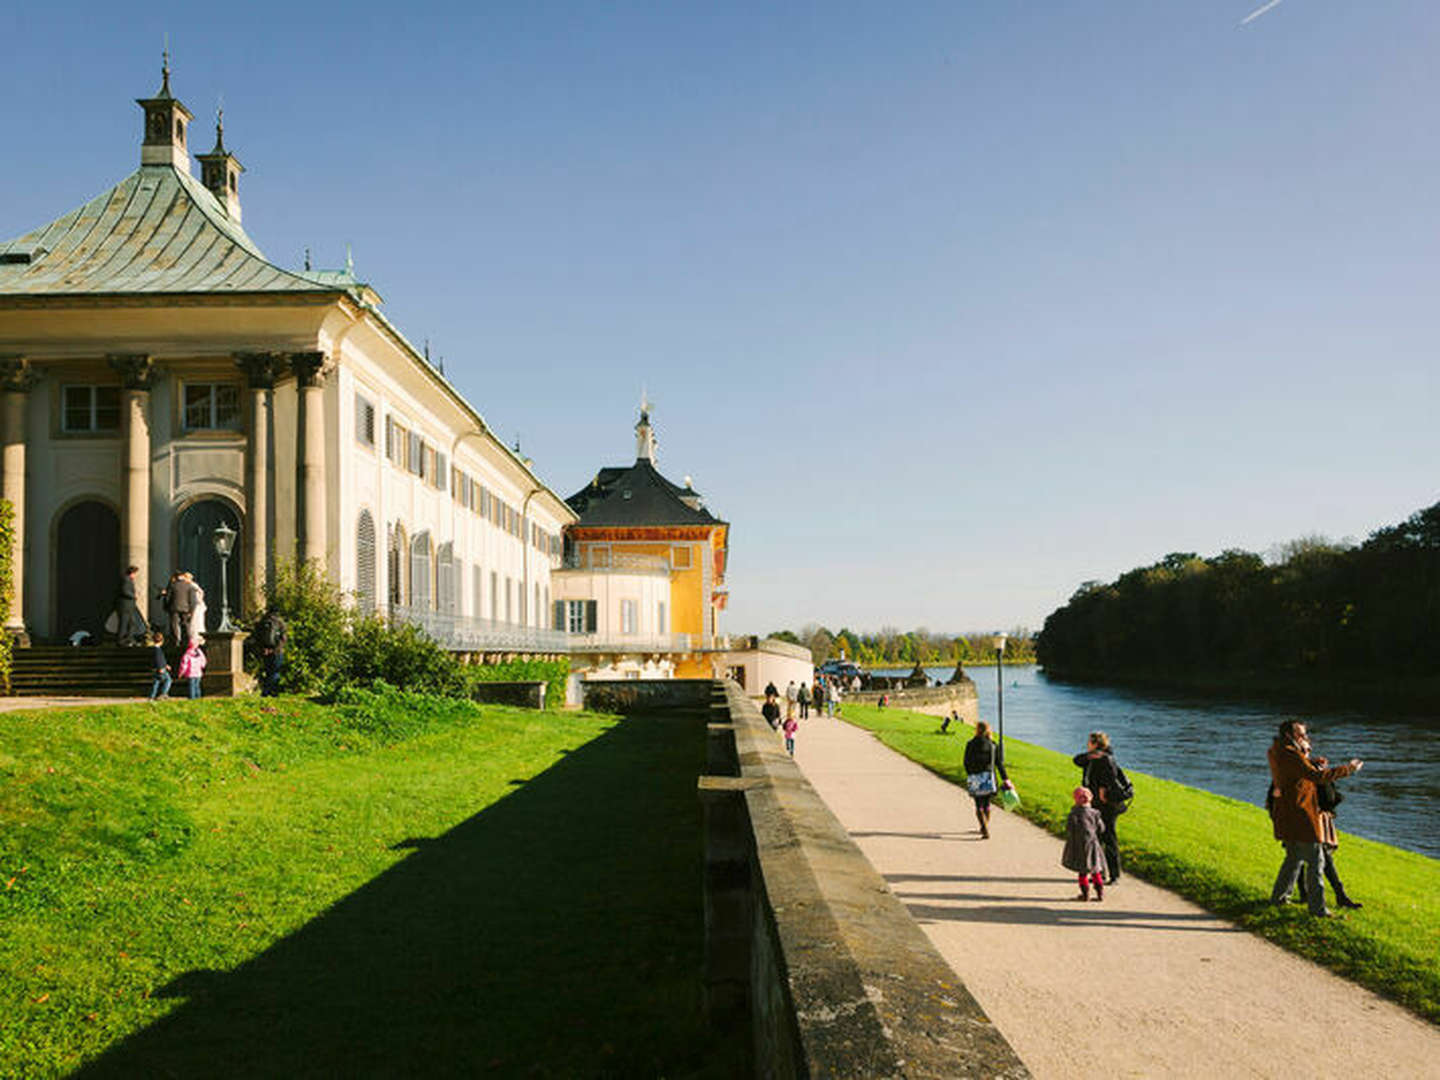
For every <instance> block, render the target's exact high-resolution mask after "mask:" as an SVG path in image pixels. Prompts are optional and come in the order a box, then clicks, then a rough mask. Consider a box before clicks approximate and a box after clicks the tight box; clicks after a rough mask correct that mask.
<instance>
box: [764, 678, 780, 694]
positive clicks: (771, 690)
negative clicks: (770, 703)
mask: <svg viewBox="0 0 1440 1080" xmlns="http://www.w3.org/2000/svg"><path fill="white" fill-rule="evenodd" d="M779 694H780V691H779V690H777V689H775V683H774V681H773V680H772V681H770V682H768V683H766V684H765V696H766V697H771V696H777V697H778V696H779Z"/></svg>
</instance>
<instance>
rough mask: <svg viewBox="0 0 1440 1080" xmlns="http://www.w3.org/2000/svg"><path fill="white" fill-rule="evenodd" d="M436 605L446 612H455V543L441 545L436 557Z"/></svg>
mask: <svg viewBox="0 0 1440 1080" xmlns="http://www.w3.org/2000/svg"><path fill="white" fill-rule="evenodd" d="M435 606H436V608H437V609H439V610H440V611H443V612H445V613H446V614H451V615H453V614H454V613H455V545H453V544H451V543H449V542H446V543H444V544H441V545H440V550H439V552H438V553H437V554H436V557H435Z"/></svg>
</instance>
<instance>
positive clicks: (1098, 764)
mask: <svg viewBox="0 0 1440 1080" xmlns="http://www.w3.org/2000/svg"><path fill="white" fill-rule="evenodd" d="M1072 760H1073V761H1074V762H1075V764H1076V765H1078V766H1079V767H1080V768H1081V769H1083V770H1084V772H1083V773H1082V774H1081V780H1080V783H1081V784H1083V785H1084V786H1085V787H1086V788H1088V789H1089V790H1090V796H1091V805H1092V806H1093V807H1094V808H1095V809H1096V810H1099V811H1100V817H1101V819H1102V820H1103V821H1104V822H1105V831H1104V832H1102V833H1101V834H1100V843H1101V844H1102V846H1103V847H1104V849H1105V868H1106V871H1107V875H1106V876H1107V881H1106V884H1107V885H1114V884H1115V883H1116V882H1117V881H1119V880H1120V840H1119V837H1117V836H1116V835H1115V819H1116V818H1117V817H1119V816H1120V815H1121V814H1122V813H1124V811H1125V804H1124V802H1123V801H1122V800H1121V799H1120V796H1119V790H1118V788H1117V787H1116V783H1115V768H1116V766H1115V755H1114V753H1113V752H1112V751H1111V749H1110V736H1109V735H1106V734H1105V732H1103V731H1092V732H1091V733H1090V739H1089V742H1088V743H1087V744H1086V749H1085V750H1083V751H1081V752H1080V753H1078V754H1076V755H1075V757H1074V758H1073V759H1072Z"/></svg>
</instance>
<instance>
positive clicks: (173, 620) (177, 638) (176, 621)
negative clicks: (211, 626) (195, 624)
mask: <svg viewBox="0 0 1440 1080" xmlns="http://www.w3.org/2000/svg"><path fill="white" fill-rule="evenodd" d="M189 626H190V612H188V611H172V612H171V613H170V637H171V638H172V639H173V640H174V642H175V644H176V645H179V646H180V647H181V648H184V647H185V646H186V645H188V644H190V630H189Z"/></svg>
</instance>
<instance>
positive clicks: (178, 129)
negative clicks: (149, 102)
mask: <svg viewBox="0 0 1440 1080" xmlns="http://www.w3.org/2000/svg"><path fill="white" fill-rule="evenodd" d="M175 138H177V139H179V140H180V141H181V142H184V141H185V121H184V120H181V119H180V118H179V117H176V118H175Z"/></svg>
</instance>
